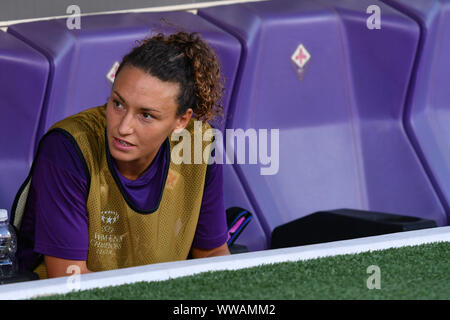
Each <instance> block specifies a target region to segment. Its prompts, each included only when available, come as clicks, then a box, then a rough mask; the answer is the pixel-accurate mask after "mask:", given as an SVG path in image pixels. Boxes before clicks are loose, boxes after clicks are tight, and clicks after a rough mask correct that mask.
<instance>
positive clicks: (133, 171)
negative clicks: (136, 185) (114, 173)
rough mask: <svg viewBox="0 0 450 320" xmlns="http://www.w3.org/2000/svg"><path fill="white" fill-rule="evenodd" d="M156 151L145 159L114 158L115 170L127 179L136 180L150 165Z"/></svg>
mask: <svg viewBox="0 0 450 320" xmlns="http://www.w3.org/2000/svg"><path fill="white" fill-rule="evenodd" d="M157 152H158V151H156V152H155V153H154V154H152V155H151V156H150V157H149V158H146V159H138V160H135V161H118V160H115V159H114V161H115V162H116V166H117V170H118V171H119V173H120V174H121V175H122V176H124V177H125V178H127V179H129V180H136V179H138V178H139V177H140V176H142V175H143V174H144V173H145V172H146V171H147V169H148V168H149V167H150V166H151V164H152V163H153V161H154V160H155V158H156V154H157Z"/></svg>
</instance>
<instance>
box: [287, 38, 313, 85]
mask: <svg viewBox="0 0 450 320" xmlns="http://www.w3.org/2000/svg"><path fill="white" fill-rule="evenodd" d="M310 59H311V54H310V53H309V52H308V50H306V48H305V47H304V46H303V44H300V45H299V46H298V47H297V49H296V50H295V51H294V54H293V55H292V56H291V60H292V62H293V63H294V66H295V68H296V70H297V74H298V77H299V79H300V80H302V79H303V74H304V72H305V68H306V65H307V64H308V62H309V60H310Z"/></svg>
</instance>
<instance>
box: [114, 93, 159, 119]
mask: <svg viewBox="0 0 450 320" xmlns="http://www.w3.org/2000/svg"><path fill="white" fill-rule="evenodd" d="M114 93H115V94H116V95H117V96H118V97H119V98H120V100H122V102H124V103H125V104H128V103H127V101H126V100H125V99H124V98H123V97H122V96H121V95H120V94H119V93H118V92H117V91H116V90H114ZM139 110H140V111H143V112H151V111H153V112H157V113H161V111H159V110H156V109H153V108H139Z"/></svg>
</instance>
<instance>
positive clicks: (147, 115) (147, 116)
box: [142, 112, 154, 120]
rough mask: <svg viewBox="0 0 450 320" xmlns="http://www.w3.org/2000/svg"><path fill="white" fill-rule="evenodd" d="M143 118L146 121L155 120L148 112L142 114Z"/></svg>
mask: <svg viewBox="0 0 450 320" xmlns="http://www.w3.org/2000/svg"><path fill="white" fill-rule="evenodd" d="M142 118H144V120H151V119H154V118H153V116H152V115H151V114H150V113H147V112H144V113H142Z"/></svg>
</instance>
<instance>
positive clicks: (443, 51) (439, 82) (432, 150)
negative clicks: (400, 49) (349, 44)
mask: <svg viewBox="0 0 450 320" xmlns="http://www.w3.org/2000/svg"><path fill="white" fill-rule="evenodd" d="M385 2H386V3H388V4H389V5H391V6H393V7H395V8H397V9H398V10H400V11H402V12H404V13H405V14H407V15H409V16H410V17H412V18H413V19H415V20H416V21H417V22H418V24H419V25H420V29H421V43H420V46H419V48H418V55H417V61H416V63H415V67H414V72H413V75H412V77H411V80H412V82H411V87H410V91H409V93H408V103H407V106H406V112H405V126H406V130H407V133H408V135H409V136H410V138H411V140H412V141H413V143H414V146H415V148H416V151H417V153H418V154H419V156H420V158H421V160H422V161H423V163H424V166H425V168H426V169H427V172H428V174H429V176H430V177H431V181H432V183H433V185H434V187H435V188H436V190H437V191H438V194H439V195H440V199H441V200H442V203H443V205H444V207H445V209H446V212H447V223H450V125H449V124H450V90H449V83H450V59H449V57H450V1H449V0H424V1H407V0H395V1H385Z"/></svg>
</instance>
